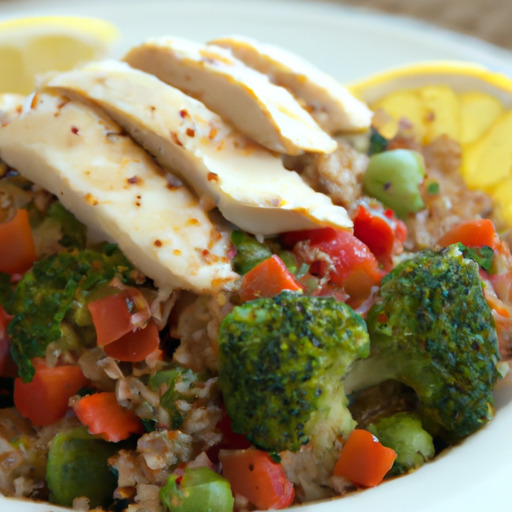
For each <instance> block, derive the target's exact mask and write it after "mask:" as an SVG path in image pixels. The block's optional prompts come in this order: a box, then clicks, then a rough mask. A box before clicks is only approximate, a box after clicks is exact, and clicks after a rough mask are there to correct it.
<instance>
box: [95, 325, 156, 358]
mask: <svg viewBox="0 0 512 512" xmlns="http://www.w3.org/2000/svg"><path fill="white" fill-rule="evenodd" d="M159 343H160V336H159V333H158V327H157V325H156V323H155V322H153V321H151V320H150V321H149V322H148V325H147V326H146V327H144V328H143V329H134V330H132V331H130V332H129V333H127V334H124V335H123V336H121V337H120V338H119V339H117V340H115V341H113V342H112V343H109V344H108V345H105V346H104V347H103V350H104V351H105V352H106V353H107V354H108V355H109V356H110V357H113V358H114V359H118V360H119V361H125V362H131V363H137V362H139V361H144V359H146V357H147V356H149V354H151V353H152V352H153V351H155V350H156V349H157V348H158V345H159Z"/></svg>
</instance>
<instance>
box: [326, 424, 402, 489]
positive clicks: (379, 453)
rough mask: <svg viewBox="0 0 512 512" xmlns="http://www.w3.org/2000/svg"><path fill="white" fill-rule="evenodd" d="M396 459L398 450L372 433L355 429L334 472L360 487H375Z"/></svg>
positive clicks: (342, 451)
mask: <svg viewBox="0 0 512 512" xmlns="http://www.w3.org/2000/svg"><path fill="white" fill-rule="evenodd" d="M395 459H396V452H395V451H394V450H392V449H391V448H387V447H385V446H383V445H382V444H381V443H380V442H379V440H378V439H377V438H376V437H375V436H374V435H373V434H372V433H370V432H368V431H367V430H361V429H355V430H353V431H352V432H351V433H350V436H349V437H348V439H347V441H346V442H345V444H344V445H343V448H342V450H341V454H340V457H339V459H338V462H337V463H336V466H335V468H334V474H335V475H338V476H342V477H344V478H346V479H347V480H350V482H352V483H353V484H354V485H357V486H359V487H374V486H375V485H378V484H380V483H381V482H382V480H383V479H384V476H385V475H386V473H387V472H388V471H389V470H390V469H391V466H392V465H393V462H394V461H395Z"/></svg>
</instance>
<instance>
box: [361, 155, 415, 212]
mask: <svg viewBox="0 0 512 512" xmlns="http://www.w3.org/2000/svg"><path fill="white" fill-rule="evenodd" d="M424 177H425V163H424V162H423V157H422V156H421V154H419V153H417V152H415V151H411V150H409V149H393V150H389V151H384V152H382V153H378V154H375V155H373V156H371V157H370V163H369V164H368V168H367V170H366V172H365V174H364V178H363V184H364V189H365V192H366V193H367V194H368V195H370V196H372V197H375V198H376V199H378V200H379V201H381V202H382V203H383V204H385V205H386V206H388V207H389V208H391V209H392V210H393V211H394V212H395V213H396V214H397V215H398V217H401V218H403V217H406V216H407V214H409V213H415V212H417V211H419V210H421V209H423V208H424V207H425V204H424V202H423V199H422V197H421V191H420V185H421V184H422V183H423V179H424Z"/></svg>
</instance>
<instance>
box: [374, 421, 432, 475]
mask: <svg viewBox="0 0 512 512" xmlns="http://www.w3.org/2000/svg"><path fill="white" fill-rule="evenodd" d="M366 428H367V430H369V431H370V432H371V433H372V434H373V435H374V436H376V437H377V439H378V440H379V441H380V442H381V443H382V444H383V445H384V446H387V447H389V448H392V449H393V450H395V452H396V454H397V457H396V460H395V462H394V463H393V467H392V468H391V470H390V472H389V473H388V476H392V475H400V474H402V473H407V472H408V471H412V470H414V469H417V468H419V467H420V466H422V465H423V464H424V463H425V462H427V461H428V460H430V459H431V458H432V457H433V456H434V455H435V448H434V442H433V439H432V436H431V435H430V434H429V433H428V432H427V431H426V430H424V429H423V426H422V424H421V419H420V418H419V416H418V415H417V414H415V413H409V412H398V413H396V414H393V415H391V416H387V417H384V418H380V419H378V420H377V421H376V422H374V423H371V424H370V425H368V426H367V427H366Z"/></svg>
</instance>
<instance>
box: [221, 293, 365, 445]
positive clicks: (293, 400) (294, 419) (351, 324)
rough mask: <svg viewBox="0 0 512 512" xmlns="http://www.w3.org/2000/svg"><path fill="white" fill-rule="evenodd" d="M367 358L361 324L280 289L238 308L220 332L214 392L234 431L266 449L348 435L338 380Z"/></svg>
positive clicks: (342, 308) (349, 313) (348, 313)
mask: <svg viewBox="0 0 512 512" xmlns="http://www.w3.org/2000/svg"><path fill="white" fill-rule="evenodd" d="M368 353H369V339H368V333H367V330H366V326H365V323H364V320H363V319H362V318H361V316H359V315H358V314H356V313H355V312H354V311H353V310H352V309H351V308H350V307H349V306H347V305H346V304H344V303H342V302H339V301H337V300H335V299H334V298H332V297H309V296H305V295H302V294H295V293H293V292H286V291H285V292H282V293H281V294H280V295H278V296H277V297H273V298H261V299H257V300H254V301H250V302H247V303H245V304H242V305H241V306H237V307H235V308H234V310H233V311H232V312H231V313H230V314H229V315H227V316H226V317H225V318H224V320H223V321H222V324H221V327H220V334H219V387H220V389H221V391H222V394H223V398H224V403H225V406H226V410H227V412H228V414H229V416H230V417H231V419H232V428H233V430H234V431H235V432H238V433H243V434H245V435H247V437H248V439H249V440H250V441H251V442H252V443H254V444H255V445H256V446H258V447H260V448H261V449H264V450H267V451H269V452H279V451H281V450H292V451H297V450H299V448H300V447H301V445H303V444H305V443H307V442H308V441H309V440H312V441H315V443H314V445H315V446H318V447H319V448H320V449H321V447H322V446H327V445H328V444H329V443H331V442H334V440H335V439H336V437H337V436H339V435H340V434H347V433H348V432H350V431H351V430H352V428H353V427H354V423H355V422H354V421H353V419H352V416H351V414H350V412H349V411H348V409H347V399H346V396H345V393H344V389H343V381H342V378H343V375H344V373H345V371H346V369H347V367H348V366H349V365H350V364H351V363H352V362H353V361H354V360H355V359H357V358H359V357H366V356H367V355H368Z"/></svg>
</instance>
